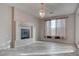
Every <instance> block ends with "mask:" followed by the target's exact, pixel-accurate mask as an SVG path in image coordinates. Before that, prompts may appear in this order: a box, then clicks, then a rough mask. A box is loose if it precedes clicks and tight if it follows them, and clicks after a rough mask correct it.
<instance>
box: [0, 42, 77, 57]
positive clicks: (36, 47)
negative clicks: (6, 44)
mask: <svg viewBox="0 0 79 59" xmlns="http://www.w3.org/2000/svg"><path fill="white" fill-rule="evenodd" d="M75 50H76V49H75V47H74V46H73V45H69V44H63V43H54V42H43V41H37V42H36V43H32V44H30V45H27V46H22V47H18V48H14V49H12V48H10V49H5V50H0V56H53V55H68V54H69V55H72V54H71V53H74V51H75Z"/></svg>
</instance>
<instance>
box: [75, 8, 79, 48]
mask: <svg viewBox="0 0 79 59" xmlns="http://www.w3.org/2000/svg"><path fill="white" fill-rule="evenodd" d="M75 25H76V26H75V29H76V30H75V32H76V33H75V36H76V37H75V39H76V40H75V41H76V43H77V45H78V48H79V7H78V10H77V12H76V19H75Z"/></svg>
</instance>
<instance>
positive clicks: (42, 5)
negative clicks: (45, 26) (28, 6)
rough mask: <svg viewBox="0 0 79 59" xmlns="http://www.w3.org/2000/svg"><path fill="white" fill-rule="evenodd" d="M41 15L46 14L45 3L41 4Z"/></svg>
mask: <svg viewBox="0 0 79 59" xmlns="http://www.w3.org/2000/svg"><path fill="white" fill-rule="evenodd" d="M39 14H40V17H42V18H43V17H44V16H45V4H44V3H41V4H40V11H39Z"/></svg>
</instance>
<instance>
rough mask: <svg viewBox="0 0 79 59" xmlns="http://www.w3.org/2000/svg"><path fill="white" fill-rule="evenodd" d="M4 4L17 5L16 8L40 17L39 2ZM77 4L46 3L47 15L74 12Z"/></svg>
mask: <svg viewBox="0 0 79 59" xmlns="http://www.w3.org/2000/svg"><path fill="white" fill-rule="evenodd" d="M4 5H8V6H15V7H16V8H18V9H20V10H23V11H25V12H26V13H27V14H30V15H33V16H35V17H39V8H40V4H39V3H13V4H12V3H10V4H4ZM76 6H77V3H46V4H45V8H46V9H45V12H46V15H45V17H50V16H58V15H66V14H71V13H74V11H75V9H76ZM51 12H53V14H51Z"/></svg>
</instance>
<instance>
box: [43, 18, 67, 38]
mask: <svg viewBox="0 0 79 59" xmlns="http://www.w3.org/2000/svg"><path fill="white" fill-rule="evenodd" d="M65 29H66V24H65V18H64V19H51V20H47V21H46V22H45V35H46V36H52V37H55V36H60V37H65V34H66V33H65V32H66V31H65Z"/></svg>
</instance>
